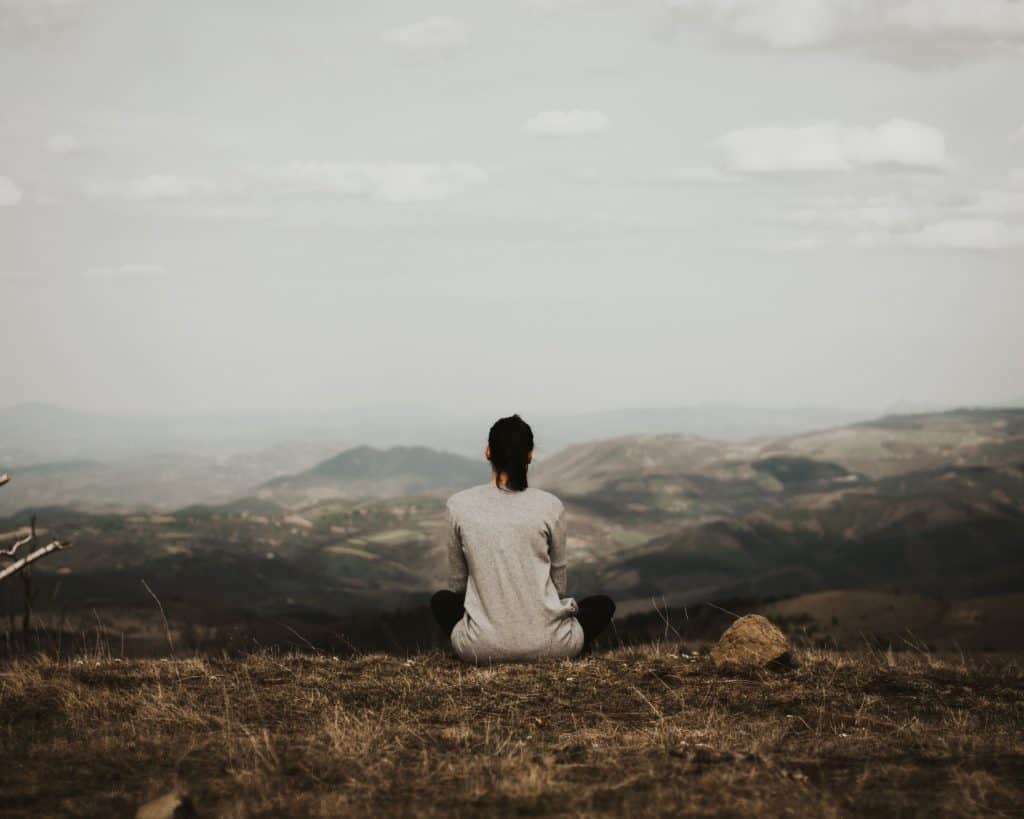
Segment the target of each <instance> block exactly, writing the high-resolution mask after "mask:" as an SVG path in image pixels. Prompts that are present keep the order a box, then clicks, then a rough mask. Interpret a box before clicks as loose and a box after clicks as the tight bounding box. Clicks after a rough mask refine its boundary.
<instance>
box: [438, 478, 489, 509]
mask: <svg viewBox="0 0 1024 819" xmlns="http://www.w3.org/2000/svg"><path fill="white" fill-rule="evenodd" d="M485 487H486V484H482V485H481V486H471V487H469V488H468V489H460V490H459V491H458V492H455V493H453V494H452V495H450V496H449V497H448V500H446V501H445V507H446V509H447V510H448V511H449V512H456V511H458V510H459V509H460V508H462V507H464V506H465V505H466V504H471V503H472V502H473V499H474V498H475V497H476V496H478V495H479V494H480V490H481V489H482V488H485Z"/></svg>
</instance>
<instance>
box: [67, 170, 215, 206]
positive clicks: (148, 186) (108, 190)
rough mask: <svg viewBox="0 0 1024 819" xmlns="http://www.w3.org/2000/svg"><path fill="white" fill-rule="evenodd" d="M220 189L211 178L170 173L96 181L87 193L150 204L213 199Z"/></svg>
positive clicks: (87, 188)
mask: <svg viewBox="0 0 1024 819" xmlns="http://www.w3.org/2000/svg"><path fill="white" fill-rule="evenodd" d="M216 191H217V186H216V185H215V184H214V183H213V182H211V181H209V180H208V179H195V178H190V177H184V176H173V175H170V174H151V175H149V176H142V177H139V178H137V179H129V180H125V181H119V182H114V181H100V182H93V183H91V184H89V185H88V186H87V187H86V193H88V194H89V195H90V196H94V197H99V198H114V199H127V200H129V201H132V202H149V201H155V200H161V199H172V200H174V199H177V200H182V199H194V198H198V197H203V196H209V195H211V194H213V193H215V192H216Z"/></svg>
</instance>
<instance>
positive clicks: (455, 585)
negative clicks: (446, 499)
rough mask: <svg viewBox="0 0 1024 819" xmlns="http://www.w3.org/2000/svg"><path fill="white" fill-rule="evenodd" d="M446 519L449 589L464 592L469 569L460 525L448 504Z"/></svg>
mask: <svg viewBox="0 0 1024 819" xmlns="http://www.w3.org/2000/svg"><path fill="white" fill-rule="evenodd" d="M444 517H445V528H446V532H447V541H448V543H447V547H448V588H449V589H450V590H451V591H453V592H456V593H458V592H464V591H465V590H466V580H467V578H468V577H469V567H468V566H467V565H466V554H465V552H463V551H462V538H461V535H460V533H459V524H458V522H457V521H456V520H455V515H454V513H453V512H452V508H451V507H450V506H448V505H447V504H445V507H444Z"/></svg>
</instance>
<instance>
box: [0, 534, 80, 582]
mask: <svg viewBox="0 0 1024 819" xmlns="http://www.w3.org/2000/svg"><path fill="white" fill-rule="evenodd" d="M70 545H71V544H70V543H61V542H60V541H59V540H55V541H53V543H48V544H47V545H46V546H42V547H40V548H38V549H36V550H35V551H34V552H31V553H30V554H27V555H25V557H23V558H21V560H15V561H14V562H13V563H12V564H11V565H10V566H5V567H4V568H3V569H0V580H3V579H5V578H7V577H10V576H11V575H12V574H14V573H15V572H18V571H20V570H21V569H24V568H25V567H26V566H27V565H29V564H30V563H34V562H35V561H37V560H39V558H41V557H46V556H47V555H48V554H50V552H56V551H58V550H60V549H66V548H67V547H68V546H70Z"/></svg>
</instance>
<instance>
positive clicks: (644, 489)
mask: <svg viewBox="0 0 1024 819" xmlns="http://www.w3.org/2000/svg"><path fill="white" fill-rule="evenodd" d="M157 467H158V465H157V464H156V463H152V462H151V463H149V464H148V466H147V471H149V472H151V473H152V475H150V477H151V478H154V479H155V477H156V476H158V475H160V474H161V470H160V469H159V468H157ZM95 468H96V467H95V466H94V465H93V464H90V463H77V464H65V465H58V466H54V467H52V468H51V467H45V468H40V469H39V470H36V471H33V470H27V471H25V472H15V473H14V480H13V481H12V483H11V484H10V486H8V487H5V488H4V489H3V490H0V500H2V499H3V495H4V493H6V492H8V491H10V490H11V489H12V487H15V486H16V485H17V484H18V483H19V481H21V482H23V483H27V482H28V481H30V480H36V479H38V480H39V481H40V482H41V483H40V485H41V486H51V487H57V486H58V484H57V483H56V481H55V478H54V475H53V474H52V470H58V471H60V470H61V469H63V470H65V471H66V473H67V474H69V475H71V474H79V475H84V476H88V475H89V474H91V473H90V470H93V469H95ZM136 474H138V475H139V476H140V480H141V477H142V476H143V474H144V472H139V473H136ZM489 475H490V472H489V466H488V464H487V463H486V462H485V461H484V460H483V458H482V457H481V456H478V457H477V458H476V459H472V458H464V457H462V456H460V455H457V454H454V453H450V452H444V451H438V450H435V449H429V448H426V447H393V448H390V449H377V448H374V447H371V446H359V447H354V448H350V449H346V450H344V451H342V452H341V453H340V454H337V455H334V456H332V457H330V458H328V459H327V460H320V461H317V462H316V463H313V464H310V465H309V466H308V467H307V468H305V469H303V470H301V471H296V472H294V473H291V474H289V475H286V476H281V477H278V478H275V479H272V480H270V481H261V482H259V484H258V487H259V488H258V491H256V492H255V493H250V497H249V498H245V497H239V498H236V499H234V500H232V501H231V502H227V503H220V504H217V505H202V506H196V505H190V506H187V507H186V508H180V509H178V510H177V511H172V512H167V511H163V512H161V513H160V514H156V513H154V512H153V511H150V512H146V513H136V514H127V515H124V514H90V513H88V512H87V511H86V510H82V511H76V510H74V509H68V508H39V509H38V512H39V525H40V526H41V527H46V528H47V529H49V530H50V532H52V533H53V534H52V536H54V537H59V538H60V539H62V540H71V541H73V542H74V544H75V547H74V548H73V549H69V550H66V551H63V552H60V553H59V554H55V555H53V556H52V557H50V558H47V560H46V561H45V563H46V565H45V566H43V567H41V568H40V569H39V570H38V571H37V574H36V577H37V582H38V583H39V588H40V600H41V601H43V600H45V601H47V602H46V603H45V605H47V606H60V605H70V606H84V607H88V606H91V605H94V604H95V605H100V604H102V605H115V604H117V603H118V601H123V600H129V601H130V602H131V603H132V604H133V605H135V604H139V602H140V601H142V604H143V605H145V601H146V595H145V594H144V592H145V590H144V589H142V587H141V584H140V583H139V578H147V579H149V580H151V581H152V582H151V585H152V586H153V588H154V589H155V590H156V591H157V592H158V593H159V594H161V595H165V594H166V595H167V596H168V597H172V598H173V597H179V598H181V599H182V600H190V599H195V598H196V597H197V596H199V595H202V596H203V598H204V600H203V603H202V605H204V606H208V605H211V604H212V603H211V601H213V602H216V601H218V600H220V601H221V604H222V605H224V606H229V607H240V608H245V609H246V610H249V609H256V610H259V611H263V612H276V611H291V612H294V611H295V610H297V608H298V609H301V610H302V611H305V612H308V613H310V616H320V615H317V614H316V612H321V613H322V614H323V616H324V617H326V618H330V617H331V616H336V615H340V614H342V613H346V612H352V611H356V610H359V609H367V610H378V611H379V610H382V609H391V608H395V607H397V606H398V605H400V604H402V603H403V602H409V601H412V602H416V601H419V602H422V601H423V600H425V599H426V595H428V594H429V592H430V591H431V590H432V589H434V588H437V587H438V584H440V583H443V582H444V577H445V572H446V563H445V558H444V548H443V542H444V532H445V530H444V514H443V513H444V497H445V494H446V493H448V492H450V491H452V490H453V489H456V488H461V487H466V486H470V485H473V484H476V483H482V482H484V481H486V480H488V478H489ZM82 480H85V478H82ZM254 483H255V482H254ZM530 484H531V486H538V487H541V488H546V489H552V491H555V492H556V493H557V494H558V495H559V496H560V497H561V498H562V500H563V501H564V502H565V504H566V507H567V509H568V538H569V540H568V548H569V555H570V569H569V578H570V579H569V583H570V589H571V592H572V593H573V594H574V595H586V594H589V593H594V592H609V593H611V594H613V595H614V596H615V597H616V599H617V601H619V603H620V611H621V613H622V614H623V615H624V616H625V615H627V614H630V613H633V612H650V611H651V600H652V599H656V600H659V601H660V600H662V599H663V600H664V601H665V602H666V603H668V604H669V605H672V606H674V607H678V606H689V605H692V604H695V603H699V602H705V601H715V600H719V601H721V600H727V599H740V598H746V599H748V600H749V599H761V600H763V599H766V598H771V597H779V596H788V595H795V594H808V593H814V592H819V591H823V590H829V589H833V590H834V589H847V590H850V589H865V590H869V591H877V592H881V591H886V592H895V591H896V590H899V591H900V592H901V593H903V594H910V593H914V594H919V595H927V596H943V597H947V598H950V599H957V598H971V597H977V596H992V595H1008V594H1019V593H1024V552H1022V550H1021V548H1020V545H1021V544H1022V543H1024V411H1022V410H1016V409H1007V410H988V409H985V410H958V411H954V412H948V413H936V414H931V415H914V416H891V417H887V418H883V419H879V420H877V421H874V422H871V423H863V424H855V425H851V426H848V427H844V428H837V429H834V430H828V431H823V432H817V433H811V434H805V435H800V436H789V437H783V438H771V439H762V440H756V441H748V442H728V441H711V440H707V439H702V438H697V437H693V436H677V435H649V436H623V437H618V438H613V439H609V440H605V441H595V442H591V443H586V444H577V445H573V446H570V447H567V448H565V449H564V450H563V451H561V452H559V453H557V454H556V455H554V456H552V457H551V458H549V459H545V460H543V461H540V462H539V463H536V464H535V466H534V467H532V468H531V470H530ZM82 485H83V484H81V483H79V484H77V486H82ZM154 485H156V484H152V483H151V484H149V486H150V487H152V486H154ZM94 488H95V487H94ZM54 491H55V492H56V491H57V489H54ZM69 491H70V490H69ZM242 494H243V495H244V493H242ZM253 494H255V495H256V497H252V495H253ZM26 523H27V520H26V519H25V517H24V515H18V516H17V517H7V518H5V519H0V545H4V544H7V543H9V542H10V541H12V540H13V539H14V538H16V537H19V536H20V535H19V533H21V534H23V527H24V526H25V524H26ZM232 567H234V568H232ZM221 572H228V573H231V572H234V573H235V576H234V577H233V578H232V579H231V581H230V582H224V583H219V582H218V576H219V573H221ZM238 578H243V579H244V582H235V580H236V579H238ZM158 585H159V588H157V586H158ZM250 586H251V590H250V588H249V587H250ZM140 590H141V592H140ZM257 592H258V594H257ZM40 605H44V603H42V602H41V603H40ZM86 611H88V608H86ZM304 616H305V615H304ZM858 616H859V615H858ZM848 619H849V618H848Z"/></svg>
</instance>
